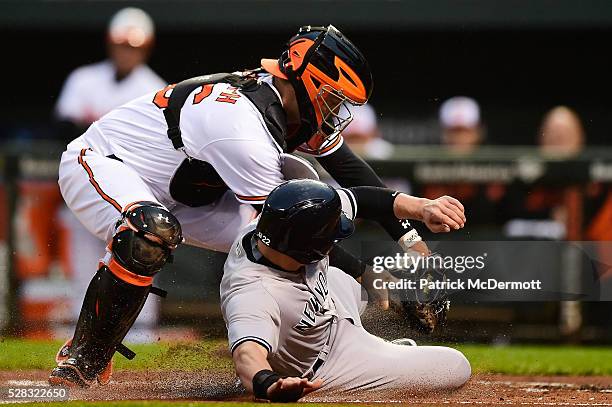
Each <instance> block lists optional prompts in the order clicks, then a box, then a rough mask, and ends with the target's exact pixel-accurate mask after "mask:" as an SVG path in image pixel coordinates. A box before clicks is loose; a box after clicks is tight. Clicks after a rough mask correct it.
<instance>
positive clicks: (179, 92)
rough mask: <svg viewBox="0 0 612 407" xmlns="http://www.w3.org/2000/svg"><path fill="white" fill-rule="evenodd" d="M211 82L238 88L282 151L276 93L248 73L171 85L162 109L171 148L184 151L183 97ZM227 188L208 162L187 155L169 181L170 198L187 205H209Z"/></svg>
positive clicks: (283, 127)
mask: <svg viewBox="0 0 612 407" xmlns="http://www.w3.org/2000/svg"><path fill="white" fill-rule="evenodd" d="M215 83H229V84H231V85H232V86H235V87H237V88H239V89H240V92H241V93H242V94H243V95H244V96H245V97H246V98H248V99H249V100H250V101H251V102H252V103H253V104H254V105H255V107H256V108H257V110H258V111H259V113H260V114H261V116H262V117H263V119H264V122H265V124H266V127H267V129H268V131H269V132H270V134H271V135H272V137H274V140H275V141H276V142H277V143H278V145H279V146H281V147H282V149H283V151H286V150H287V147H286V142H285V134H286V132H287V119H286V115H285V110H284V109H283V106H282V104H281V101H280V100H279V98H278V96H277V95H276V93H275V92H274V91H273V90H272V88H271V87H270V86H269V85H268V84H267V83H258V82H257V80H256V79H255V78H254V77H252V76H249V77H243V76H240V75H235V74H228V73H219V74H213V75H203V76H197V77H195V78H191V79H187V80H184V81H182V82H180V83H178V84H177V85H176V86H175V87H174V89H173V90H172V93H171V94H170V98H169V100H168V107H167V108H166V109H164V117H165V119H166V124H167V125H168V138H169V139H170V141H171V142H172V145H173V146H174V148H175V149H177V150H181V151H183V152H185V145H184V144H183V140H182V137H181V129H180V120H181V108H182V107H183V105H184V104H185V101H186V100H187V97H188V96H189V94H191V92H193V91H194V90H195V89H196V88H199V87H200V86H203V85H210V84H215ZM185 155H187V153H186V152H185ZM227 190H228V187H227V185H226V184H225V183H224V182H223V180H222V179H221V177H220V176H219V174H218V173H217V171H216V170H215V169H214V168H213V166H212V165H211V164H210V163H208V162H206V161H201V160H196V159H194V158H192V157H189V156H188V155H187V158H186V159H185V160H184V161H183V162H182V163H181V165H180V166H179V168H178V169H177V171H176V172H175V174H174V176H173V177H172V180H171V181H170V195H171V196H172V198H173V199H175V200H176V201H177V202H180V203H182V204H184V205H188V206H191V207H197V206H204V205H209V204H211V203H213V202H215V201H216V200H217V199H219V198H220V197H221V196H222V195H223V194H224V193H225V191H227Z"/></svg>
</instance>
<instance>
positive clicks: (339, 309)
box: [221, 180, 471, 402]
mask: <svg viewBox="0 0 612 407" xmlns="http://www.w3.org/2000/svg"><path fill="white" fill-rule="evenodd" d="M414 201H415V198H413V197H410V196H408V195H405V194H398V193H397V192H394V191H391V190H388V189H383V188H372V187H354V188H349V189H340V190H338V191H335V190H334V189H333V188H332V187H330V186H329V185H327V184H324V183H322V182H319V181H314V180H293V181H288V182H286V183H284V184H282V185H280V186H278V187H277V188H276V189H274V190H273V191H272V192H271V193H270V195H269V196H268V199H267V200H266V203H265V204H264V207H263V210H262V213H261V215H260V217H259V218H258V220H257V222H252V223H251V224H249V226H248V227H246V228H245V230H244V231H243V232H242V233H241V235H240V236H239V238H238V239H237V240H236V242H234V245H233V246H232V249H231V250H230V253H229V257H228V259H227V261H226V263H225V268H224V275H223V280H222V282H221V309H222V311H223V316H224V319H225V321H226V325H227V329H228V337H229V344H230V348H231V351H232V356H233V360H234V364H235V367H236V372H237V374H238V376H239V377H240V380H241V381H242V384H243V385H244V386H245V387H246V388H247V390H248V391H250V392H252V393H253V394H254V395H255V397H256V398H258V399H268V400H271V401H281V402H291V401H296V400H298V399H299V398H300V397H302V396H303V395H305V394H307V393H309V392H311V391H313V390H316V389H318V388H323V389H327V390H332V391H333V390H342V391H347V390H371V389H376V390H380V389H389V388H395V389H403V390H407V391H431V390H444V389H453V388H457V387H459V386H461V385H463V384H464V383H465V382H466V381H467V380H468V379H469V377H470V373H471V370H470V364H469V362H468V361H467V359H466V358H465V357H464V356H463V354H461V353H460V352H458V351H456V350H454V349H451V348H446V347H441V346H420V347H417V346H405V345H398V344H394V343H390V342H386V341H384V340H383V339H381V338H378V337H376V336H374V335H371V334H369V333H368V332H367V331H366V330H365V329H364V328H363V327H362V326H361V321H360V317H359V314H360V311H361V310H362V309H363V306H364V305H365V304H364V302H363V298H364V297H363V296H362V294H361V290H362V288H361V286H360V285H359V284H358V283H357V282H356V281H355V280H354V279H353V278H351V277H350V276H348V275H347V274H346V273H344V272H343V271H341V270H339V269H338V268H335V267H330V266H329V259H328V256H327V254H328V253H329V251H330V250H331V248H332V247H333V245H334V242H336V241H338V240H340V239H344V238H346V237H348V236H349V235H350V234H351V233H352V232H353V229H354V227H353V222H352V219H353V218H354V217H355V215H357V216H359V217H365V218H370V217H371V216H372V215H373V214H376V213H378V214H380V215H383V216H396V217H397V218H415V217H416V216H415V214H416V213H417V212H418V211H415V209H414V208H415V207H416V206H415V204H414ZM453 204H455V205H457V208H458V209H459V212H461V209H462V207H461V204H460V203H459V202H456V201H453Z"/></svg>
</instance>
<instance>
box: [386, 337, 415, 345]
mask: <svg viewBox="0 0 612 407" xmlns="http://www.w3.org/2000/svg"><path fill="white" fill-rule="evenodd" d="M391 343H393V344H395V345H402V346H418V345H417V343H416V342H415V341H414V339H410V338H398V339H394V340H392V341H391Z"/></svg>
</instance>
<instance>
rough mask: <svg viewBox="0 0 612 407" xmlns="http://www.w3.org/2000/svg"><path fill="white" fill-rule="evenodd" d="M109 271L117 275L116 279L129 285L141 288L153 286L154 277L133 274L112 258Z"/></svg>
mask: <svg viewBox="0 0 612 407" xmlns="http://www.w3.org/2000/svg"><path fill="white" fill-rule="evenodd" d="M108 269H109V270H110V271H111V273H113V274H114V275H115V277H117V278H118V279H120V280H122V281H125V282H126V283H128V284H132V285H136V286H139V287H147V286H150V285H151V284H153V277H148V276H141V275H139V274H135V273H132V272H131V271H129V270H128V269H126V268H125V267H123V266H122V265H121V264H119V263H118V262H117V261H116V260H115V259H114V258H111V260H110V262H109V263H108Z"/></svg>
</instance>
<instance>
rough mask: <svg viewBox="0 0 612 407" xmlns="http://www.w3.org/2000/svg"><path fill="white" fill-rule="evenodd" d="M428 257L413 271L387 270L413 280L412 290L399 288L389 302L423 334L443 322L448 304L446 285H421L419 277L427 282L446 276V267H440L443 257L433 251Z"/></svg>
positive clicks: (399, 276)
mask: <svg viewBox="0 0 612 407" xmlns="http://www.w3.org/2000/svg"><path fill="white" fill-rule="evenodd" d="M429 259H430V261H428V262H425V263H424V264H423V265H422V266H420V267H418V268H417V269H416V270H414V273H412V272H409V271H406V270H391V271H390V272H391V274H392V275H393V276H394V277H396V278H398V279H408V280H414V281H415V283H416V288H415V289H414V290H402V291H400V292H399V293H396V295H395V296H392V298H391V304H393V307H394V308H395V309H396V310H397V311H398V312H400V314H401V315H402V316H403V317H404V318H405V319H406V322H407V323H408V325H409V326H410V328H411V329H414V330H416V331H418V332H420V333H425V334H429V333H431V332H433V330H434V329H435V328H436V327H439V326H441V325H443V324H444V323H445V322H446V314H447V312H448V310H449V308H450V301H449V300H448V299H447V298H446V297H447V294H448V293H447V290H446V289H444V288H432V287H431V286H430V285H427V286H426V287H423V288H421V281H422V280H427V281H428V282H430V283H435V282H436V281H440V282H441V281H445V280H446V273H445V270H444V269H443V268H442V267H441V264H442V261H441V259H442V257H441V256H440V255H439V254H436V253H434V254H431V255H430V256H429ZM435 259H438V261H436V260H435Z"/></svg>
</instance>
